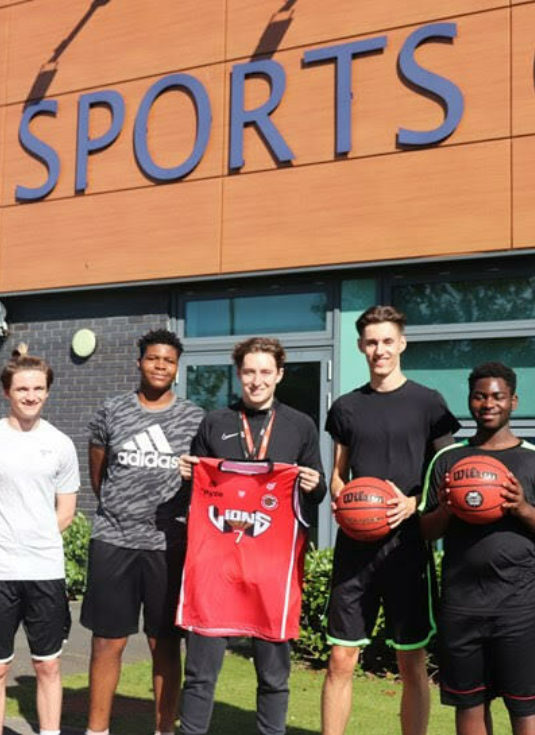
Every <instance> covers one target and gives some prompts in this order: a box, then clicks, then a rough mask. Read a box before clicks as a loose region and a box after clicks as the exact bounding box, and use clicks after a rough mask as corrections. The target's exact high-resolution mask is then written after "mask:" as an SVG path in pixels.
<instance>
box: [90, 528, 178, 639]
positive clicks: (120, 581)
mask: <svg viewBox="0 0 535 735" xmlns="http://www.w3.org/2000/svg"><path fill="white" fill-rule="evenodd" d="M184 555H185V544H178V545H176V546H173V547H172V548H171V549H168V550H167V551H147V550H145V549H123V548H121V547H120V546H114V545H113V544H108V543H105V542H104V541H98V540H96V539H93V540H92V541H91V544H90V546H89V562H88V570H87V590H86V593H85V596H84V601H83V603H82V613H81V618H80V621H81V623H82V625H83V626H84V627H86V628H89V629H90V630H92V631H93V634H94V635H96V636H99V637H101V638H125V637H126V636H129V635H131V634H132V633H137V631H138V626H139V615H140V612H141V608H142V607H143V619H144V626H143V630H144V632H145V633H146V634H147V635H148V636H149V637H150V638H169V637H170V636H173V635H177V634H178V633H180V629H179V628H177V627H176V626H175V614H176V608H177V603H178V595H179V592H180V581H181V578H182V567H183V565H184Z"/></svg>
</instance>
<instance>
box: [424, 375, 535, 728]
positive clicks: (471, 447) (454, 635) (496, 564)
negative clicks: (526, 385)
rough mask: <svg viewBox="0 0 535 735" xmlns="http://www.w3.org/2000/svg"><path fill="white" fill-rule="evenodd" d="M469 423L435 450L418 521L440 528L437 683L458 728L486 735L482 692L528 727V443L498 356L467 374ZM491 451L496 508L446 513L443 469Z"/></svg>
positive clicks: (534, 703) (533, 698) (533, 574)
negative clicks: (466, 434) (479, 516)
mask: <svg viewBox="0 0 535 735" xmlns="http://www.w3.org/2000/svg"><path fill="white" fill-rule="evenodd" d="M469 386H470V395H469V407H470V413H471V414H472V416H473V418H474V419H475V421H476V424H477V431H476V434H475V436H474V437H472V439H470V440H469V441H463V442H461V443H459V444H455V445H454V446H452V447H448V448H447V449H444V450H443V451H442V452H440V453H439V454H438V455H437V456H436V457H435V459H434V460H433V464H432V466H431V468H430V471H429V474H428V479H427V482H426V485H425V488H424V495H423V500H422V505H421V509H422V511H423V513H424V515H423V516H422V518H421V521H420V522H421V525H422V529H423V532H424V534H425V536H426V537H427V538H428V539H436V538H440V537H442V536H443V537H444V551H445V553H444V561H443V567H442V598H441V611H440V625H439V637H440V644H441V645H440V686H441V699H442V702H443V703H444V704H449V705H453V706H454V707H456V724H457V735H492V721H491V716H490V701H491V699H492V698H493V697H495V696H502V697H503V699H504V701H505V704H506V706H507V709H508V711H509V716H510V719H511V725H512V730H513V733H514V735H534V734H535V615H534V614H533V611H534V609H535V507H534V506H535V447H534V446H533V445H531V444H529V443H528V442H524V441H522V440H521V439H518V438H517V437H516V436H515V435H514V434H513V433H512V431H511V428H510V425H509V420H510V416H511V413H512V411H514V410H515V408H516V406H517V396H516V393H515V391H516V375H515V373H514V372H513V370H511V369H510V368H508V367H506V366H504V365H502V364H500V363H486V364H484V365H480V366H479V367H477V368H475V369H474V370H473V372H472V374H471V375H470V378H469ZM475 454H476V455H482V456H484V457H494V458H495V459H498V460H499V461H500V462H502V463H503V464H504V465H505V466H506V467H507V468H508V469H509V470H510V474H509V477H508V480H507V481H506V482H505V483H504V489H503V492H502V495H503V497H504V500H505V502H504V506H503V507H504V509H505V511H506V512H505V515H504V516H503V518H501V519H500V520H498V521H496V522H495V523H490V524H485V525H474V524H470V523H466V522H465V521H463V520H460V519H459V518H457V517H456V516H454V515H452V513H451V505H450V502H449V499H448V493H449V489H448V482H449V480H450V476H449V474H448V472H449V470H450V469H451V467H453V465H454V464H455V463H456V462H458V461H459V460H460V459H462V458H463V457H468V456H473V455H475Z"/></svg>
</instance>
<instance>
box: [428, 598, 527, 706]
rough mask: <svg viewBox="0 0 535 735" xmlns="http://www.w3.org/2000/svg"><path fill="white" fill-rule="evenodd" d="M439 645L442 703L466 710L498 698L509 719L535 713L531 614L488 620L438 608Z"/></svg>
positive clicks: (498, 616)
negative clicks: (440, 610)
mask: <svg viewBox="0 0 535 735" xmlns="http://www.w3.org/2000/svg"><path fill="white" fill-rule="evenodd" d="M439 643H440V648H439V650H440V659H439V663H440V696H441V700H442V703H443V704H449V705H452V706H454V707H460V708H469V707H477V706H479V705H481V704H483V703H484V702H487V701H489V700H490V699H492V698H493V697H503V700H504V702H505V705H506V707H507V709H508V710H509V712H510V713H511V714H512V715H514V716H518V717H527V716H529V715H534V714H535V615H534V614H533V610H522V611H518V610H513V611H511V612H510V613H508V614H503V613H501V614H500V615H488V616H482V615H473V614H471V613H464V612H455V611H451V610H443V611H442V612H441V614H440V619H439Z"/></svg>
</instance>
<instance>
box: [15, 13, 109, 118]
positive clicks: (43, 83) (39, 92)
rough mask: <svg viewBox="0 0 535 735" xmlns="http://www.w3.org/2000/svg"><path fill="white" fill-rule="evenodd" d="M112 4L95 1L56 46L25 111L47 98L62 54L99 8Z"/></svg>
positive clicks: (27, 99)
mask: <svg viewBox="0 0 535 735" xmlns="http://www.w3.org/2000/svg"><path fill="white" fill-rule="evenodd" d="M110 2H111V0H93V2H92V3H91V5H90V6H89V8H88V9H87V10H86V12H85V14H84V15H83V16H82V18H80V20H79V21H78V23H77V24H76V25H75V26H74V28H73V29H72V31H71V32H70V33H69V35H68V36H66V37H65V38H64V39H63V41H61V43H60V44H59V45H58V46H56V48H55V49H54V53H53V54H52V56H51V57H50V58H49V59H48V61H45V63H44V64H43V65H42V66H41V68H40V69H39V73H38V75H37V76H36V77H35V80H34V82H33V84H32V87H31V89H30V91H29V92H28V96H27V97H26V102H25V103H24V109H26V108H27V107H29V106H30V105H33V104H36V103H37V102H40V101H41V100H42V99H43V97H45V96H46V93H47V92H48V90H49V89H50V85H51V84H52V82H53V81H54V77H55V76H56V74H57V71H58V65H59V58H60V56H62V54H63V53H64V52H65V51H66V50H67V49H68V48H69V46H70V45H71V43H72V42H73V41H74V39H75V38H76V36H77V35H78V34H79V33H80V32H81V30H82V29H83V27H84V26H85V25H86V23H88V22H89V20H90V19H91V17H92V16H93V15H94V14H95V13H96V11H97V10H98V8H100V7H101V6H102V5H108V3H110Z"/></svg>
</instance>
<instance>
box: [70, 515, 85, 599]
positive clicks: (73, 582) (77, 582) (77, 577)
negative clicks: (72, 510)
mask: <svg viewBox="0 0 535 735" xmlns="http://www.w3.org/2000/svg"><path fill="white" fill-rule="evenodd" d="M90 536H91V524H90V523H89V521H88V520H87V518H86V517H85V516H84V514H83V513H77V514H76V516H75V517H74V520H73V522H72V523H71V525H70V526H69V528H68V529H67V530H66V531H65V533H64V534H63V549H64V553H65V577H66V582H67V594H68V595H69V598H71V599H73V598H75V597H79V596H80V595H82V594H83V593H84V592H85V582H86V575H87V553H88V550H89V539H90Z"/></svg>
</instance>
